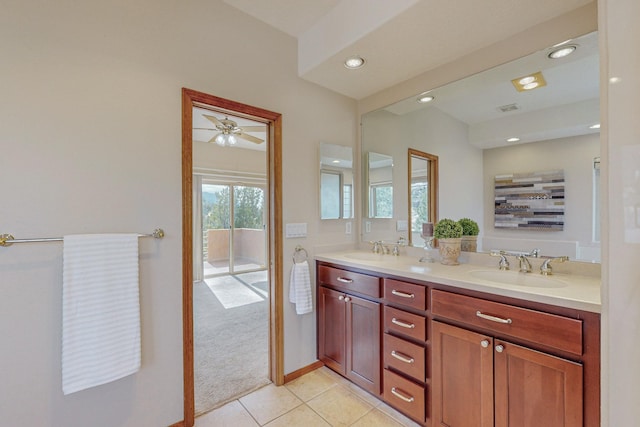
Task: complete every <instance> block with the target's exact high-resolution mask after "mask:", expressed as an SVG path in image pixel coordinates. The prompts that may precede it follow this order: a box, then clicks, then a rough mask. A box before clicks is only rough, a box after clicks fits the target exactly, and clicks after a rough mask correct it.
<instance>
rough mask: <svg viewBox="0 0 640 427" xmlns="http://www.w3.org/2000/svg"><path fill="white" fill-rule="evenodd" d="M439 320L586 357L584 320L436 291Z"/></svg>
mask: <svg viewBox="0 0 640 427" xmlns="http://www.w3.org/2000/svg"><path fill="white" fill-rule="evenodd" d="M431 311H432V313H433V315H434V316H435V317H440V318H445V319H451V320H455V321H458V322H463V323H466V324H469V325H473V326H478V327H482V328H485V329H487V328H489V329H491V330H493V331H496V332H497V333H502V334H505V335H509V336H511V337H516V338H522V339H525V340H527V341H530V342H534V343H539V344H542V345H545V346H549V347H552V348H556V349H559V350H564V351H567V352H569V353H573V354H576V355H582V320H579V319H571V318H569V317H564V316H558V315H555V314H550V313H544V312H541V311H535V310H529V309H526V308H521V307H516V306H512V305H508V304H501V303H497V302H492V301H487V300H483V299H480V298H473V297H468V296H464V295H458V294H453V293H450V292H444V291H438V290H435V289H434V290H433V291H432V293H431Z"/></svg>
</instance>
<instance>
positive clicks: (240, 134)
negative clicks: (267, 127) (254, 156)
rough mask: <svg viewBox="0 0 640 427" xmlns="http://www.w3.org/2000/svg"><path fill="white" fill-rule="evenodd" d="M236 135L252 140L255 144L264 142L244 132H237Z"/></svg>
mask: <svg viewBox="0 0 640 427" xmlns="http://www.w3.org/2000/svg"><path fill="white" fill-rule="evenodd" d="M236 136H237V137H238V138H242V139H246V140H247V141H251V142H254V143H256V144H262V143H263V142H264V140H263V139H260V138H256V137H255V136H252V135H248V134H246V133H244V132H240V133H237V134H236Z"/></svg>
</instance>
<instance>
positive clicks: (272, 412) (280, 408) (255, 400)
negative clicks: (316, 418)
mask: <svg viewBox="0 0 640 427" xmlns="http://www.w3.org/2000/svg"><path fill="white" fill-rule="evenodd" d="M240 403H241V404H242V406H244V407H245V408H246V409H247V411H249V413H250V414H251V415H252V416H253V418H255V419H256V420H257V421H258V423H259V424H260V425H264V424H266V423H268V422H269V421H271V420H274V419H275V418H278V417H279V416H280V415H282V414H285V413H287V412H289V411H290V410H292V409H293V408H295V407H297V406H299V405H301V404H302V401H301V400H300V399H298V398H297V397H296V396H295V395H294V394H293V393H291V392H290V391H289V390H288V389H287V388H286V387H284V386H281V387H276V386H275V385H273V384H269V385H268V386H266V387H262V388H261V389H259V390H257V391H254V392H253V393H251V394H249V395H247V396H244V397H241V398H240Z"/></svg>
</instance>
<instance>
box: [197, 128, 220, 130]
mask: <svg viewBox="0 0 640 427" xmlns="http://www.w3.org/2000/svg"><path fill="white" fill-rule="evenodd" d="M193 130H218V129H214V128H193Z"/></svg>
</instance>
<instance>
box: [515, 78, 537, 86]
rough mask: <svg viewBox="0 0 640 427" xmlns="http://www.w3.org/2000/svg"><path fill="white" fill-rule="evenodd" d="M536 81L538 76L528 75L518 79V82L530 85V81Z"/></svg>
mask: <svg viewBox="0 0 640 427" xmlns="http://www.w3.org/2000/svg"><path fill="white" fill-rule="evenodd" d="M535 81H536V78H535V77H533V76H527V77H523V78H521V79H520V80H518V83H520V84H521V85H523V86H524V85H528V84H529V83H533V82H535Z"/></svg>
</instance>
